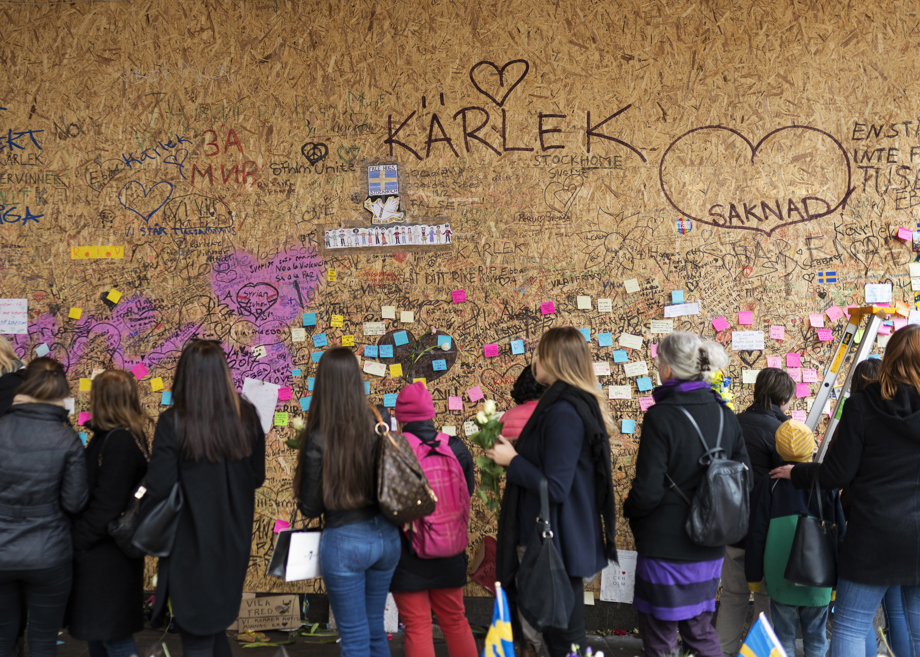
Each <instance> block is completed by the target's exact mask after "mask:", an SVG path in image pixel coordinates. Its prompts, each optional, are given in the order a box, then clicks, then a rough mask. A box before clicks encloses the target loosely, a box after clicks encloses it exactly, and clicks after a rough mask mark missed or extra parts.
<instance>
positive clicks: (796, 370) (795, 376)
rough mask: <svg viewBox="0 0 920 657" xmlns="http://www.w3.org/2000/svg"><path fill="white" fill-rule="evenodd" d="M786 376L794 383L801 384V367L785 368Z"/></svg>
mask: <svg viewBox="0 0 920 657" xmlns="http://www.w3.org/2000/svg"><path fill="white" fill-rule="evenodd" d="M786 374H788V375H789V377H790V378H791V379H792V380H793V381H795V382H796V383H801V382H802V368H801V367H787V368H786Z"/></svg>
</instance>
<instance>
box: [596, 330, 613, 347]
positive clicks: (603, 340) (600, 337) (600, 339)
mask: <svg viewBox="0 0 920 657" xmlns="http://www.w3.org/2000/svg"><path fill="white" fill-rule="evenodd" d="M597 346H598V347H612V346H613V333H598V334H597Z"/></svg>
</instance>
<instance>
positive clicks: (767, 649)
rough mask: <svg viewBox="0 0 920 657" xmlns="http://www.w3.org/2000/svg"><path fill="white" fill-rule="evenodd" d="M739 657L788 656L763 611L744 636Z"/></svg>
mask: <svg viewBox="0 0 920 657" xmlns="http://www.w3.org/2000/svg"><path fill="white" fill-rule="evenodd" d="M739 657H787V655H786V651H785V650H783V645H782V644H781V643H780V642H779V639H777V638H776V634H775V633H774V632H773V628H772V627H771V626H770V621H768V620H767V617H766V616H765V615H764V614H763V612H761V614H760V616H759V617H758V618H757V621H756V622H755V623H754V624H753V625H751V629H750V630H749V631H748V633H747V636H746V637H744V643H743V644H742V645H741V653H740V654H739Z"/></svg>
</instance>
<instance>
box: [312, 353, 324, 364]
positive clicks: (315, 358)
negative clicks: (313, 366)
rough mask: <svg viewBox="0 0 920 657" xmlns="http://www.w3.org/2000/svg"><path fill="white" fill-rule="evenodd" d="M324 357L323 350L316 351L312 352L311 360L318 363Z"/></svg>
mask: <svg viewBox="0 0 920 657" xmlns="http://www.w3.org/2000/svg"><path fill="white" fill-rule="evenodd" d="M322 357H323V352H322V351H314V352H313V353H312V354H310V360H311V361H313V362H314V363H318V362H319V359H320V358H322Z"/></svg>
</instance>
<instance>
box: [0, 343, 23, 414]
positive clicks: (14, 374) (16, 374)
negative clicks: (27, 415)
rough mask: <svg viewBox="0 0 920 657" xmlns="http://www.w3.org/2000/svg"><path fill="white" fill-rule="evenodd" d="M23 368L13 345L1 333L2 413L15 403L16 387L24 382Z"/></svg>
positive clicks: (0, 384)
mask: <svg viewBox="0 0 920 657" xmlns="http://www.w3.org/2000/svg"><path fill="white" fill-rule="evenodd" d="M22 368H23V365H22V361H21V360H19V357H18V356H17V355H16V352H15V351H13V347H12V345H10V343H9V342H8V341H7V339H6V338H4V337H3V336H2V335H0V415H3V414H4V413H6V412H7V410H9V408H10V406H12V405H13V397H15V395H16V388H18V387H19V385H20V384H21V383H22Z"/></svg>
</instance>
